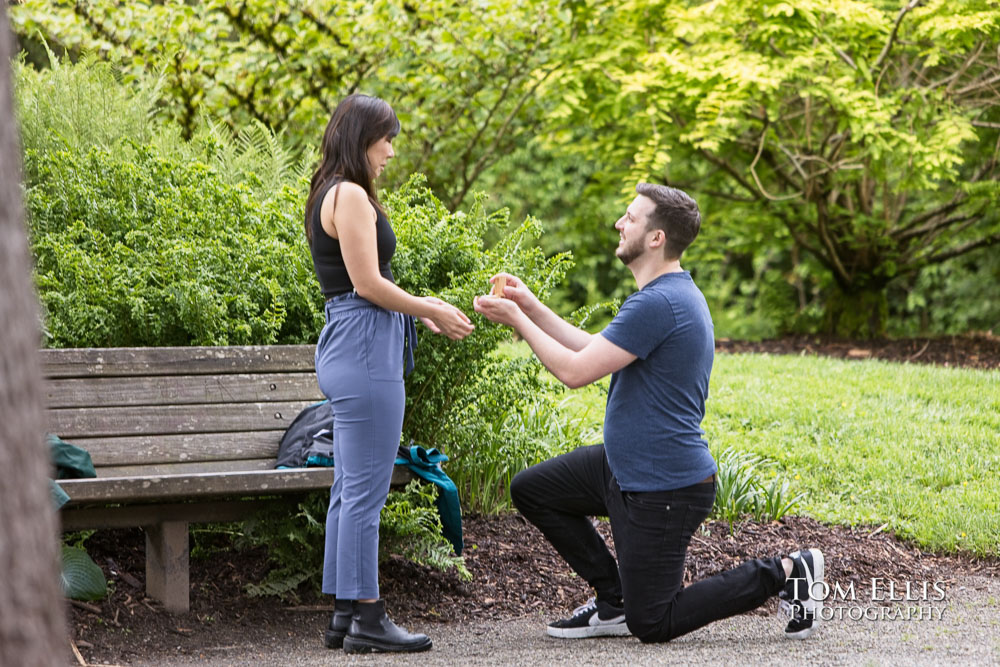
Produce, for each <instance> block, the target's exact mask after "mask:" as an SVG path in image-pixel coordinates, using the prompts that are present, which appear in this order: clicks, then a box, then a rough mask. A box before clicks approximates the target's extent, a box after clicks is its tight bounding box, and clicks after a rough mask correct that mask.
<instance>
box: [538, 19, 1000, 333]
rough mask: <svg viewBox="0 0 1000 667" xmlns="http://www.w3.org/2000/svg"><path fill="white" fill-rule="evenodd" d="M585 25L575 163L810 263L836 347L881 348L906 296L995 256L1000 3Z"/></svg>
mask: <svg viewBox="0 0 1000 667" xmlns="http://www.w3.org/2000/svg"><path fill="white" fill-rule="evenodd" d="M578 5H579V6H578V7H577V12H576V19H577V21H576V24H577V27H578V30H579V31H580V37H579V38H578V39H575V40H573V41H572V42H571V43H570V44H569V48H571V49H572V50H573V53H575V54H576V60H577V66H576V67H575V68H574V69H573V76H562V77H560V78H559V80H558V81H556V82H554V83H553V86H552V87H550V88H549V90H551V91H552V92H553V93H556V91H558V93H556V94H558V96H559V97H561V99H562V100H563V103H562V104H561V106H560V108H559V109H557V113H558V114H560V115H561V116H562V117H564V118H565V119H566V120H567V122H568V123H569V124H570V125H585V126H586V127H587V131H586V132H585V133H579V134H576V135H574V136H573V145H574V147H575V148H576V149H577V150H579V151H581V152H586V153H588V154H597V155H601V156H602V157H604V158H605V159H606V164H607V170H606V171H607V172H609V173H614V174H618V175H620V176H621V177H622V178H624V177H625V176H626V175H629V176H631V178H629V179H627V180H629V181H635V180H639V179H655V180H659V181H662V182H668V183H671V184H675V185H678V186H680V187H683V188H685V189H689V190H692V191H694V192H695V193H696V194H698V195H700V196H701V197H702V198H703V199H705V201H706V206H705V207H706V208H707V209H708V212H709V216H708V219H709V220H710V221H711V223H712V225H721V226H725V232H723V236H724V237H726V238H728V239H730V240H731V239H735V240H736V241H737V242H739V240H740V238H741V237H742V238H744V239H746V238H747V237H749V241H750V243H749V245H750V247H756V248H757V249H758V250H761V249H764V248H766V245H764V244H759V243H758V241H762V240H764V239H769V242H768V243H767V245H771V244H773V246H774V247H775V248H776V249H777V250H779V251H780V252H784V253H786V254H787V255H788V256H790V257H793V258H795V261H794V263H795V264H798V263H800V262H801V261H802V260H801V258H802V257H803V256H804V255H808V257H809V258H810V261H812V262H815V263H818V265H819V267H820V268H821V271H822V273H820V274H819V275H817V274H816V271H815V269H814V270H813V275H814V276H815V278H816V280H817V282H818V283H819V287H820V288H821V289H822V294H823V297H824V298H823V304H824V310H825V313H824V321H823V325H824V328H825V329H826V330H828V331H831V332H837V333H841V334H847V335H878V334H881V333H884V330H885V323H886V312H887V305H886V296H885V295H886V288H887V286H888V285H889V284H890V283H891V282H892V281H894V280H896V279H898V278H899V277H900V276H906V275H908V274H913V273H916V272H919V271H921V270H922V269H924V268H925V267H928V266H931V265H934V264H937V263H940V262H943V261H945V260H947V259H950V258H953V257H957V256H960V255H963V254H965V253H968V252H971V251H973V250H976V249H977V248H982V247H986V246H990V245H993V244H995V243H996V242H997V241H998V240H1000V216H998V213H997V209H996V206H995V202H996V200H997V197H998V194H1000V187H998V184H997V179H998V177H1000V169H998V156H1000V132H998V130H1000V92H998V91H1000V50H998V47H1000V11H998V7H1000V5H998V3H997V2H995V0H972V1H970V2H963V3H958V4H956V3H948V2H944V1H940V0H931V1H928V2H921V1H920V0H911V1H910V2H908V3H907V4H905V5H903V6H902V7H900V6H899V4H898V3H890V2H855V1H851V0H841V1H838V2H825V1H824V2H820V1H814V0H794V1H790V2H764V3H746V2H739V1H735V0H717V1H714V2H708V3H697V4H692V3H680V2H666V3H664V2H653V1H649V0H635V1H633V2H628V3H625V5H623V6H616V7H615V8H614V10H612V9H610V8H609V9H602V8H600V7H601V6H600V5H599V3H593V4H591V3H586V4H583V3H578ZM562 57H563V58H566V57H567V56H562ZM758 235H762V236H763V237H764V239H761V238H759V236H758ZM710 238H711V235H710ZM716 238H717V239H718V237H716ZM701 245H702V246H704V241H702V242H701ZM786 278H787V279H788V281H789V282H794V281H795V280H796V279H797V278H801V274H799V275H795V274H793V273H790V274H789V275H788V276H786Z"/></svg>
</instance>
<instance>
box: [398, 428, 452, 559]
mask: <svg viewBox="0 0 1000 667" xmlns="http://www.w3.org/2000/svg"><path fill="white" fill-rule="evenodd" d="M447 460H448V457H447V455H445V454H443V453H442V452H440V451H438V450H437V449H436V448H435V449H424V448H423V447H420V446H419V445H411V446H410V447H403V446H402V445H400V447H399V451H398V452H397V453H396V463H397V464H404V465H405V466H406V467H407V468H409V469H410V470H411V471H412V472H413V474H414V475H416V476H418V477H420V478H421V479H423V480H426V481H428V482H430V483H431V484H434V485H435V486H437V487H438V490H439V491H438V497H437V508H438V514H439V515H441V534H442V535H444V536H445V538H446V539H447V540H448V541H449V542H451V546H452V547H454V549H455V555H456V556H461V555H462V547H463V544H462V506H461V504H460V503H459V501H458V487H457V486H455V482H453V481H451V478H450V477H448V475H446V474H445V472H444V470H442V469H441V462H442V461H447Z"/></svg>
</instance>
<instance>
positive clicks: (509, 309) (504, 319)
mask: <svg viewBox="0 0 1000 667" xmlns="http://www.w3.org/2000/svg"><path fill="white" fill-rule="evenodd" d="M509 289H511V287H510V285H509V284H508V286H507V290H509ZM505 291H506V290H505ZM472 305H473V308H474V309H475V311H476V312H477V313H479V314H480V315H482V316H483V317H485V318H486V319H488V320H490V321H491V322H496V323H498V324H506V325H507V326H509V327H515V328H516V326H517V323H518V322H519V321H520V320H521V318H523V317H524V313H522V312H521V309H520V308H518V305H517V304H516V303H515V302H514V301H513V300H512V299H501V298H500V297H498V296H477V297H476V298H475V299H474V300H473V302H472Z"/></svg>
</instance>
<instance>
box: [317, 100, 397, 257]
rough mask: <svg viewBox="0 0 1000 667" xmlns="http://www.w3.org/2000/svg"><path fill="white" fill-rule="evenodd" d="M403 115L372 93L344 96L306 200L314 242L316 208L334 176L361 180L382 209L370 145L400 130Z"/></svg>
mask: <svg viewBox="0 0 1000 667" xmlns="http://www.w3.org/2000/svg"><path fill="white" fill-rule="evenodd" d="M399 128H400V126H399V119H398V118H396V112H394V111H393V110H392V107H390V106H389V105H388V104H387V103H386V102H385V101H384V100H381V99H379V98H377V97H372V96H371V95H359V94H354V95H349V96H347V97H345V98H344V99H343V100H341V102H340V104H338V105H337V108H336V109H334V111H333V115H332V116H330V122H329V123H327V125H326V132H324V133H323V146H322V152H323V154H322V156H321V157H320V161H319V166H318V167H316V171H315V172H313V176H312V181H311V182H310V184H309V198H308V199H307V200H306V220H305V224H306V238H307V239H308V240H309V244H310V245H312V225H311V224H310V221H311V220H312V216H311V213H312V210H313V207H314V206H316V204H317V203H318V202H317V201H316V200H317V199H319V195H320V193H322V192H323V191H324V190H325V189H326V187H327V186H328V185H329V184H330V183H331V182H333V181H334V180H338V181H351V182H352V183H357V184H358V185H360V186H361V187H362V188H364V190H365V192H366V193H367V194H368V200H369V201H370V202H371V203H372V206H374V207H375V208H376V209H378V210H379V211H381V210H382V206H381V204H379V201H378V196H377V195H376V194H375V187H374V186H373V185H372V180H373V179H372V171H371V165H369V164H368V149H369V148H370V147H371V145H372V144H374V143H375V142H376V141H378V140H379V139H383V138H388V139H393V138H394V137H395V136H396V135H397V134H399Z"/></svg>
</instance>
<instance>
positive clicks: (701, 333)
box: [601, 271, 716, 491]
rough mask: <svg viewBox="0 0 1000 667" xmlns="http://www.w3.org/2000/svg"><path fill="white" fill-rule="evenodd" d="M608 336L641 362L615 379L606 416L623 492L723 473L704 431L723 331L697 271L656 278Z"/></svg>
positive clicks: (630, 301) (607, 440) (607, 444)
mask: <svg viewBox="0 0 1000 667" xmlns="http://www.w3.org/2000/svg"><path fill="white" fill-rule="evenodd" d="M601 335H602V336H604V337H605V338H606V339H607V340H609V341H611V342H612V343H614V344H615V345H617V346H618V347H620V348H622V349H624V350H626V351H628V352H631V353H632V354H634V355H635V356H637V357H638V359H636V360H635V361H633V362H632V363H631V364H629V365H628V366H626V367H625V368H623V369H621V370H620V371H618V372H616V373H614V374H613V375H612V376H611V388H610V390H609V391H608V406H607V411H606V412H605V415H604V448H605V452H606V453H607V457H608V464H609V465H610V466H611V472H612V473H614V475H615V478H616V479H617V480H618V485H619V486H620V487H621V489H622V491H669V490H671V489H679V488H682V487H685V486H690V485H692V484H697V483H698V482H700V481H702V480H703V479H705V478H706V477H708V476H709V475H711V474H713V473H715V471H716V466H715V461H714V460H713V459H712V455H711V454H710V453H709V451H708V443H707V442H705V440H704V439H702V436H703V435H704V434H705V432H704V431H703V430H702V429H701V420H702V418H703V417H704V416H705V399H706V398H708V379H709V376H710V375H711V373H712V360H713V358H714V356H715V334H714V328H713V326H712V316H711V314H710V313H709V312H708V304H707V303H705V297H704V296H703V295H702V293H701V290H699V289H698V287H697V286H696V285H695V284H694V281H693V280H692V279H691V274H690V273H688V272H687V271H683V272H676V273H665V274H663V275H661V276H658V277H657V278H655V279H654V280H652V281H650V282H649V283H648V284H647V285H645V286H644V287H643V288H642V289H641V290H639V291H638V292H636V293H634V294H632V295H631V296H629V297H628V298H627V299H625V303H624V304H622V307H621V309H620V310H619V311H618V314H617V315H616V316H615V318H614V319H613V320H612V321H611V324H609V325H608V326H607V328H606V329H604V331H602V332H601Z"/></svg>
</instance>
